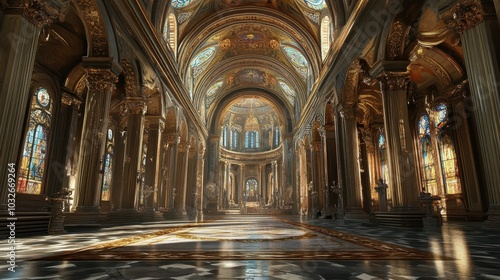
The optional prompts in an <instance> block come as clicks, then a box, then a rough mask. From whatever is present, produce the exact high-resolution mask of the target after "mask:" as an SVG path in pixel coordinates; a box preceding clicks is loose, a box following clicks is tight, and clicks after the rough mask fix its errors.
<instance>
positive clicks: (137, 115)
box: [120, 97, 146, 211]
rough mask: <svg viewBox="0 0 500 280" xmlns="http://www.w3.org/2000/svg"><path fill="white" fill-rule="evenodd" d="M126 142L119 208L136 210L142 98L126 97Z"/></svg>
mask: <svg viewBox="0 0 500 280" xmlns="http://www.w3.org/2000/svg"><path fill="white" fill-rule="evenodd" d="M126 104H127V106H128V113H129V115H128V124H127V144H126V147H125V167H124V174H123V175H124V176H123V178H124V182H123V191H122V193H121V200H120V210H121V211H136V210H137V207H138V205H137V202H138V194H139V193H138V191H139V189H138V188H139V183H140V182H139V179H140V178H139V175H140V171H141V170H140V168H141V163H142V153H143V150H142V141H143V135H144V114H145V112H146V103H145V102H144V100H143V99H142V98H140V97H139V98H132V97H130V98H128V99H127V103H126Z"/></svg>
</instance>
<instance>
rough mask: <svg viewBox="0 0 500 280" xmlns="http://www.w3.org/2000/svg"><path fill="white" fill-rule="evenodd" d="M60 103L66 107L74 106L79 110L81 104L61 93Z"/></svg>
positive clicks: (79, 101)
mask: <svg viewBox="0 0 500 280" xmlns="http://www.w3.org/2000/svg"><path fill="white" fill-rule="evenodd" d="M61 102H62V104H64V105H66V106H68V107H69V106H74V107H75V108H80V105H81V104H82V101H81V100H78V99H77V98H75V97H73V96H71V95H69V94H67V93H63V94H62V97H61Z"/></svg>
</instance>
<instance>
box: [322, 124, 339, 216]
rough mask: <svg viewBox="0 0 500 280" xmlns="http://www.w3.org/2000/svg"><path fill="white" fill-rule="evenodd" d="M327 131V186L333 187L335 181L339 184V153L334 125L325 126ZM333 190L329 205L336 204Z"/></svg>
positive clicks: (330, 194)
mask: <svg viewBox="0 0 500 280" xmlns="http://www.w3.org/2000/svg"><path fill="white" fill-rule="evenodd" d="M325 129H326V146H327V148H326V152H327V160H326V162H327V168H328V172H327V174H328V179H327V185H328V186H331V185H332V184H333V181H335V182H336V183H338V181H339V180H338V175H337V151H336V141H335V127H334V126H333V125H325ZM331 191H332V190H331V189H330V188H329V201H330V202H329V205H330V206H331V205H333V204H334V203H335V200H334V194H333V193H332V192H331Z"/></svg>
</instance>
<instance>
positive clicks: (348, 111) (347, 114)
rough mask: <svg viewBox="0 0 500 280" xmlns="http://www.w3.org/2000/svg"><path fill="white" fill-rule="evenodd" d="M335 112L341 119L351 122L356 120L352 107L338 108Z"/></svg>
mask: <svg viewBox="0 0 500 280" xmlns="http://www.w3.org/2000/svg"><path fill="white" fill-rule="evenodd" d="M337 110H338V111H339V113H340V116H341V117H342V118H343V119H348V120H352V119H355V118H356V113H355V112H354V106H342V105H340V106H338V108H337Z"/></svg>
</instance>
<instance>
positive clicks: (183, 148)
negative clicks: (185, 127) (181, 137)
mask: <svg viewBox="0 0 500 280" xmlns="http://www.w3.org/2000/svg"><path fill="white" fill-rule="evenodd" d="M189 147H190V145H189V144H188V143H179V144H178V145H177V149H178V150H179V152H181V153H185V152H187V151H188V150H189Z"/></svg>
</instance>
